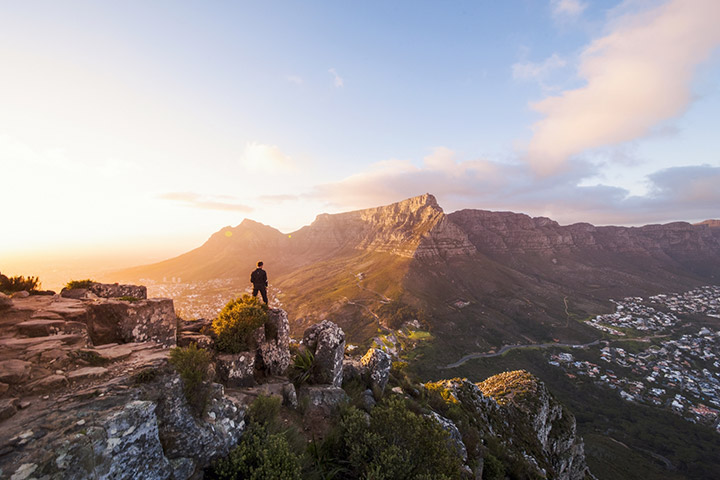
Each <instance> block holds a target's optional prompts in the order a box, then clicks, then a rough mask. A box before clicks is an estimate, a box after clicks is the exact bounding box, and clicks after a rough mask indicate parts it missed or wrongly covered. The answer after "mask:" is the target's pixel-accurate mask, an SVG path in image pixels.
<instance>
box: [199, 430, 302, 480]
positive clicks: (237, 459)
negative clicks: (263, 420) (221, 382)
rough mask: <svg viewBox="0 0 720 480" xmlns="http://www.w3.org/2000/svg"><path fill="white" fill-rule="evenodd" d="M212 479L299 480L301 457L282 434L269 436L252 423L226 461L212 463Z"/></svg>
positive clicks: (224, 459)
mask: <svg viewBox="0 0 720 480" xmlns="http://www.w3.org/2000/svg"><path fill="white" fill-rule="evenodd" d="M210 477H211V478H217V479H221V480H225V479H227V480H236V479H238V480H239V479H250V480H274V479H277V480H286V479H287V480H293V479H297V480H300V479H301V478H302V477H301V463H300V458H299V457H298V456H297V455H296V454H295V453H294V452H293V451H292V449H291V448H290V445H289V444H288V441H287V439H286V438H285V436H284V435H283V434H282V433H274V434H270V433H268V432H267V430H266V428H265V427H264V426H262V425H258V424H251V425H250V426H249V427H248V429H247V430H246V431H245V433H244V434H243V437H242V440H241V441H240V443H239V444H238V446H237V447H235V448H234V449H233V450H232V451H231V452H230V455H228V456H227V457H226V458H223V459H221V460H219V461H218V462H216V463H215V465H214V466H213V468H212V472H210Z"/></svg>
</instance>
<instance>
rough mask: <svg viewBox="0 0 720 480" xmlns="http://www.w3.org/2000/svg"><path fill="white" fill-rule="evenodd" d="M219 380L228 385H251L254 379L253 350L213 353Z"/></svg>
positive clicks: (254, 382) (253, 383)
mask: <svg viewBox="0 0 720 480" xmlns="http://www.w3.org/2000/svg"><path fill="white" fill-rule="evenodd" d="M215 365H216V370H217V373H218V375H219V376H220V380H221V381H222V382H223V383H224V384H225V385H227V386H228V387H251V386H253V385H255V384H256V383H257V382H256V381H255V352H240V353H225V354H218V355H215Z"/></svg>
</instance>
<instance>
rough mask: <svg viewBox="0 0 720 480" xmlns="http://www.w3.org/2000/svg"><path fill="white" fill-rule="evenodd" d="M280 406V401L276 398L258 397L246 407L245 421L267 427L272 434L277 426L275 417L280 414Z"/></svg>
mask: <svg viewBox="0 0 720 480" xmlns="http://www.w3.org/2000/svg"><path fill="white" fill-rule="evenodd" d="M281 405H282V400H280V399H279V398H278V397H268V396H265V395H260V396H259V397H257V398H256V399H255V400H254V401H253V402H252V403H251V404H250V406H249V407H248V411H247V414H246V416H247V419H248V421H249V422H252V423H255V424H258V425H262V426H264V427H269V428H268V429H269V430H270V431H271V432H272V431H273V430H275V427H276V425H277V416H278V414H279V413H280V406H281ZM273 433H274V432H273Z"/></svg>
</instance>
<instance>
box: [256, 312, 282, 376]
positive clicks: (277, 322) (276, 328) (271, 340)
mask: <svg viewBox="0 0 720 480" xmlns="http://www.w3.org/2000/svg"><path fill="white" fill-rule="evenodd" d="M254 337H255V341H256V343H257V346H258V347H257V351H258V355H257V356H258V360H259V361H258V368H259V369H261V370H263V371H264V372H265V374H266V375H284V374H285V372H286V371H287V369H288V367H289V366H290V323H289V322H288V316H287V313H286V312H285V311H284V310H281V309H278V308H272V309H270V310H269V311H268V320H267V321H266V322H265V325H264V326H262V327H260V328H258V329H257V330H256V332H255V334H254Z"/></svg>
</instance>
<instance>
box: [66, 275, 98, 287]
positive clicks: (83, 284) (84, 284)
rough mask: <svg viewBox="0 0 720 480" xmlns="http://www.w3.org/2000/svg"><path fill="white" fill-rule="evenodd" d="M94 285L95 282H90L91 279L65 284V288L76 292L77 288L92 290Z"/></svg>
mask: <svg viewBox="0 0 720 480" xmlns="http://www.w3.org/2000/svg"><path fill="white" fill-rule="evenodd" d="M93 283H95V280H90V279H89V278H87V279H85V280H70V281H69V282H68V283H66V284H65V288H67V289H68V290H74V289H76V288H90V286H91V285H92V284H93Z"/></svg>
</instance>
